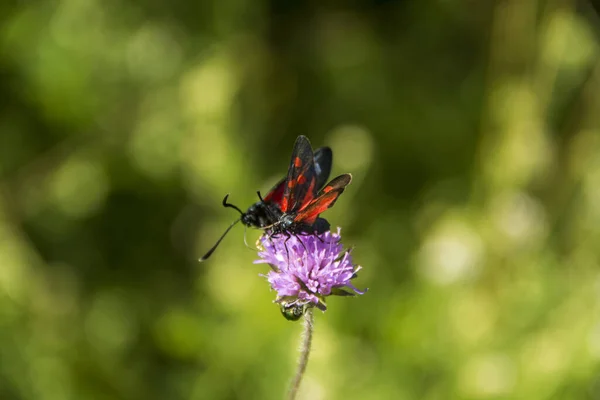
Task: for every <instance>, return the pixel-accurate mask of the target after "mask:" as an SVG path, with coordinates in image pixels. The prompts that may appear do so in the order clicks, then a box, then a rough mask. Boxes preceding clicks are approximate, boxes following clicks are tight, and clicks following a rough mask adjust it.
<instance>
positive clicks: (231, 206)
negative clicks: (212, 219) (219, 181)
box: [223, 193, 244, 215]
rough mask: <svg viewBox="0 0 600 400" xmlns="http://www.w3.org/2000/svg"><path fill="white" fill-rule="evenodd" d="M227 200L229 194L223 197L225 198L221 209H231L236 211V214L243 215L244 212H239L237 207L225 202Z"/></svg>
mask: <svg viewBox="0 0 600 400" xmlns="http://www.w3.org/2000/svg"><path fill="white" fill-rule="evenodd" d="M228 198H229V193H227V194H226V195H225V197H224V198H223V207H230V208H233V209H235V210H237V212H239V213H240V214H241V215H244V212H243V211H242V210H240V209H239V208H238V207H237V206H235V205H233V204H231V203H228V202H227V199H228Z"/></svg>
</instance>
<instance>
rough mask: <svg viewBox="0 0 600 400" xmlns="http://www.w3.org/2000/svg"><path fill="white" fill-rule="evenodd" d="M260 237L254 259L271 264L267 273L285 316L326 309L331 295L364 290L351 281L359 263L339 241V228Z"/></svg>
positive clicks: (291, 316) (361, 292)
mask: <svg viewBox="0 0 600 400" xmlns="http://www.w3.org/2000/svg"><path fill="white" fill-rule="evenodd" d="M259 241H260V245H261V246H262V248H263V250H262V251H260V252H259V253H258V255H259V257H260V259H259V260H256V261H255V263H256V264H258V263H267V264H269V265H270V266H271V269H272V270H271V271H269V273H268V274H267V275H266V277H267V280H268V281H269V283H270V284H271V288H273V289H274V290H275V291H276V292H277V300H276V302H277V303H279V304H281V310H282V313H283V314H284V316H285V317H286V318H288V319H292V320H296V319H298V318H300V317H301V316H302V314H303V313H304V311H305V309H306V308H307V307H317V308H319V309H320V310H322V311H325V310H326V309H327V307H326V306H325V297H327V296H330V295H339V296H354V295H356V294H364V291H360V290H358V289H357V288H356V287H354V286H353V285H352V283H351V282H350V281H351V280H352V279H353V278H355V277H356V273H357V272H358V271H359V270H360V268H361V267H360V266H356V265H354V264H352V256H351V254H350V250H344V248H343V245H342V244H341V243H340V241H341V237H340V229H339V228H338V230H337V233H332V232H330V231H327V232H325V233H322V234H320V235H291V236H290V237H287V236H284V235H278V236H275V237H274V236H267V235H263V236H262V237H261V238H260V240H259Z"/></svg>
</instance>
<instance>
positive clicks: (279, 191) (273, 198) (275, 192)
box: [264, 179, 285, 207]
mask: <svg viewBox="0 0 600 400" xmlns="http://www.w3.org/2000/svg"><path fill="white" fill-rule="evenodd" d="M284 189H285V179H282V180H280V181H279V182H277V184H275V186H273V188H272V189H271V191H270V192H269V193H268V194H267V195H266V196H265V198H264V200H265V202H267V203H269V202H271V203H275V204H278V205H279V206H280V207H281V200H282V199H283V191H284Z"/></svg>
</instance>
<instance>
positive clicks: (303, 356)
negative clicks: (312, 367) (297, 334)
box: [288, 308, 313, 400]
mask: <svg viewBox="0 0 600 400" xmlns="http://www.w3.org/2000/svg"><path fill="white" fill-rule="evenodd" d="M312 335H313V310H312V308H309V309H308V310H306V312H305V313H304V332H302V343H301V344H300V358H299V359H298V368H297V369H296V375H295V376H294V380H293V381H292V385H291V387H290V391H289V393H288V400H294V399H295V398H296V395H297V394H298V389H299V388H300V382H302V377H303V376H304V371H306V364H308V356H309V354H310V345H311V343H312Z"/></svg>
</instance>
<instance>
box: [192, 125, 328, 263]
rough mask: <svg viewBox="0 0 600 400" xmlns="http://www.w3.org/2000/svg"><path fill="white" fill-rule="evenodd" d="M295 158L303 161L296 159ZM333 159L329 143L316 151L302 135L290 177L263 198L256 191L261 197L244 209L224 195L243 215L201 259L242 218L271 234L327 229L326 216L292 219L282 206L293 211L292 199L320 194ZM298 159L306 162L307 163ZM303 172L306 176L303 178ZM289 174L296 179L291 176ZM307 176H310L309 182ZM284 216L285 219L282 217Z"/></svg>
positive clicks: (244, 221)
mask: <svg viewBox="0 0 600 400" xmlns="http://www.w3.org/2000/svg"><path fill="white" fill-rule="evenodd" d="M296 159H298V160H300V161H295V160H296ZM332 159H333V154H332V152H331V149H330V148H329V147H320V148H318V149H316V150H315V152H314V154H313V151H312V147H311V146H310V142H309V141H308V139H307V138H306V137H305V136H299V137H298V139H297V140H296V144H295V145H294V151H293V153H292V162H291V163H290V168H289V170H288V175H287V177H284V178H283V179H281V180H280V181H279V182H278V183H277V184H275V186H273V188H271V190H270V191H269V192H268V193H267V195H266V196H265V197H264V198H263V197H262V196H261V195H260V192H257V194H258V197H259V201H257V202H256V203H254V204H253V205H251V206H250V207H249V208H248V210H247V211H246V212H242V210H240V209H239V208H238V207H237V206H235V205H233V204H230V203H228V202H227V199H228V197H229V194H228V195H226V196H225V198H224V199H223V202H222V204H223V206H224V207H231V208H234V209H235V210H237V211H238V212H239V213H240V215H241V216H240V218H239V219H237V220H235V221H234V222H233V223H232V224H231V225H230V226H229V227H228V228H227V229H226V230H225V232H224V233H223V235H221V237H220V238H219V240H217V242H216V243H215V245H214V246H213V247H212V248H211V249H210V250H209V251H208V252H207V253H206V254H205V255H204V256H203V257H202V258H200V260H199V261H204V260H206V259H208V258H209V257H210V256H211V255H212V253H213V252H214V251H215V250H216V248H217V247H218V246H219V244H220V243H221V241H222V240H223V238H224V237H225V236H226V235H227V233H228V232H229V231H230V230H231V228H233V226H234V225H235V224H237V223H238V222H240V221H241V222H242V224H244V225H246V226H248V227H252V228H259V229H265V230H267V231H270V232H271V233H272V234H274V233H281V232H284V231H285V230H286V229H290V230H293V231H294V232H296V231H297V230H299V228H300V227H301V226H302V227H303V228H309V226H310V225H315V227H317V228H320V229H319V231H325V230H327V229H328V227H329V224H327V222H326V221H325V220H322V219H320V218H319V219H318V223H316V224H303V225H299V224H298V223H296V222H294V221H293V220H290V218H291V214H289V213H284V211H283V210H284V209H285V210H286V211H288V210H289V211H290V212H291V211H292V210H293V208H290V207H289V205H290V204H291V202H292V201H296V202H297V200H296V199H300V198H303V199H304V201H305V202H306V203H307V204H308V202H309V200H312V199H314V198H315V196H316V195H317V194H318V193H317V190H318V189H320V188H321V187H323V186H324V185H325V182H327V179H328V178H329V174H330V172H331V165H332ZM299 163H304V164H303V165H304V167H302V165H300V164H299ZM301 176H304V178H300V177H301ZM290 177H292V179H293V181H292V180H290ZM306 180H310V183H309V184H308V185H307V182H306ZM328 186H329V185H328ZM309 189H310V190H309ZM299 204H300V203H299ZM332 205H333V204H332ZM282 218H284V219H283V220H282ZM307 222H308V221H307ZM315 222H316V221H315Z"/></svg>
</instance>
